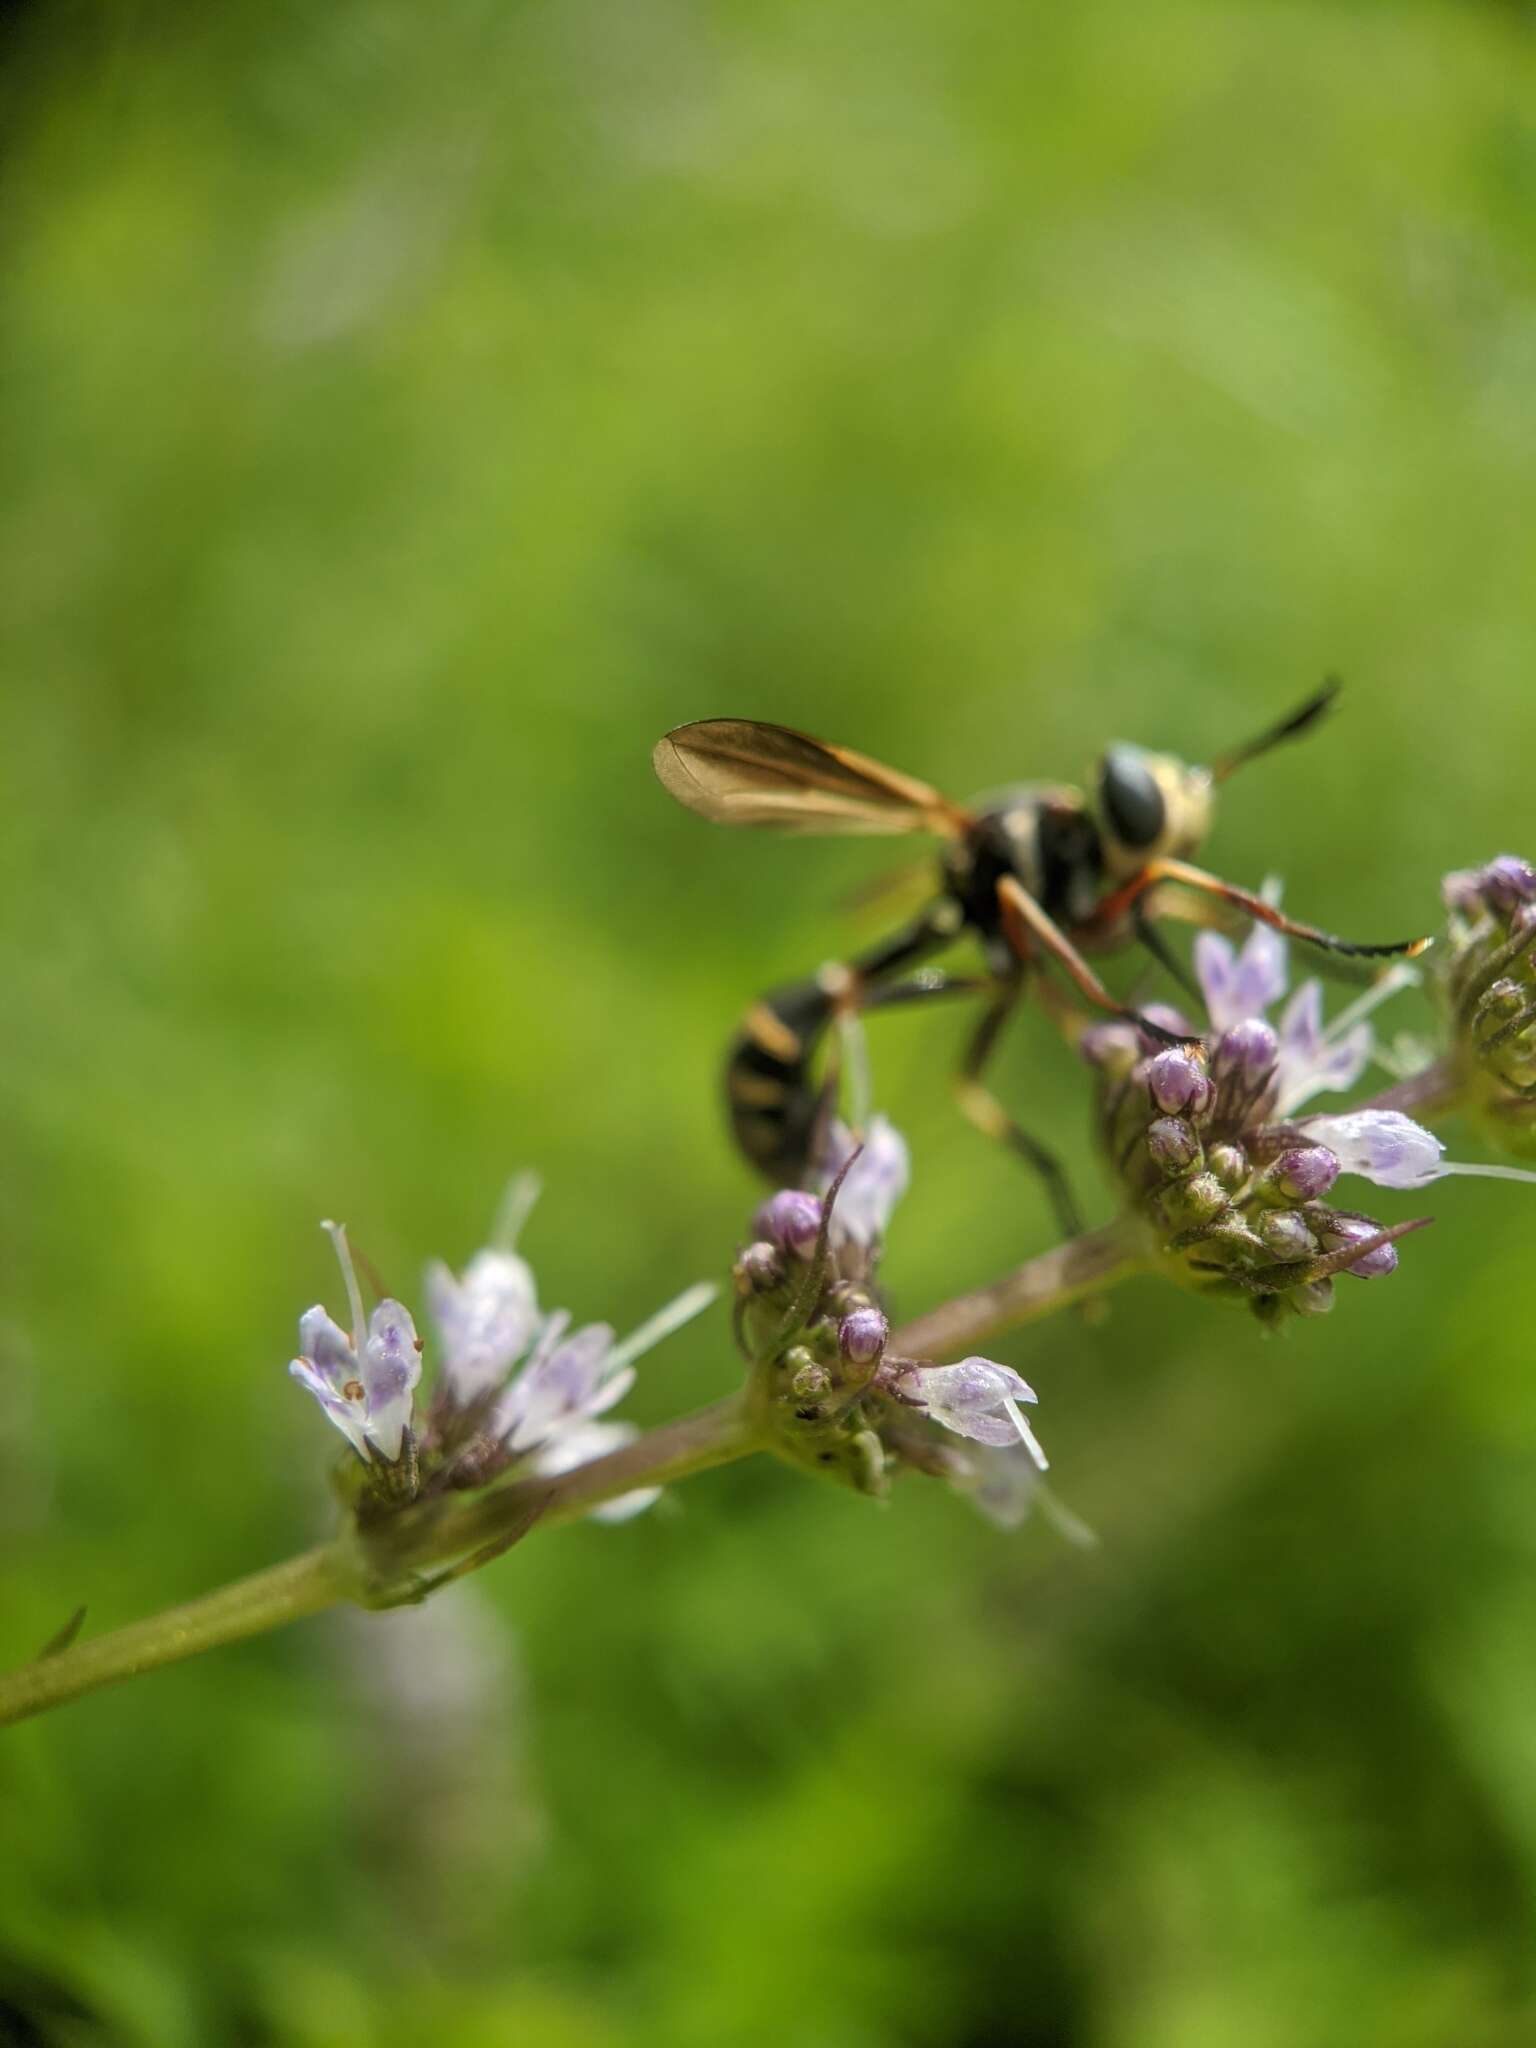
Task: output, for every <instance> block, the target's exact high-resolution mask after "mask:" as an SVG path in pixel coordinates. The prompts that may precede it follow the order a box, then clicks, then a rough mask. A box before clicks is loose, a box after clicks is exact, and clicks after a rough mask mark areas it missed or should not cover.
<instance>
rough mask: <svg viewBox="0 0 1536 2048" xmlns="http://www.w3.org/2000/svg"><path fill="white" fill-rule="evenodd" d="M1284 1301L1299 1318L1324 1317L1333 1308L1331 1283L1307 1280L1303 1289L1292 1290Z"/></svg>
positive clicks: (1329, 1281)
mask: <svg viewBox="0 0 1536 2048" xmlns="http://www.w3.org/2000/svg"><path fill="white" fill-rule="evenodd" d="M1286 1300H1287V1301H1288V1302H1289V1303H1290V1304H1291V1306H1292V1308H1294V1309H1295V1311H1296V1313H1297V1315H1299V1316H1325V1315H1327V1314H1328V1312H1329V1310H1330V1309H1331V1308H1332V1307H1333V1282H1332V1281H1331V1280H1309V1281H1308V1282H1307V1283H1306V1285H1305V1286H1304V1287H1296V1288H1293V1289H1292V1290H1291V1292H1290V1293H1289V1294H1288V1295H1287V1296H1286Z"/></svg>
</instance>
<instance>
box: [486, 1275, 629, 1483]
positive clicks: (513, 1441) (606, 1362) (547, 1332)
mask: <svg viewBox="0 0 1536 2048" xmlns="http://www.w3.org/2000/svg"><path fill="white" fill-rule="evenodd" d="M570 1320H571V1319H570V1317H569V1316H568V1315H567V1314H566V1313H565V1311H564V1310H563V1309H560V1310H557V1311H556V1313H555V1314H554V1315H552V1316H551V1317H550V1318H549V1319H548V1321H547V1322H546V1323H545V1324H544V1327H543V1329H542V1330H541V1331H540V1333H539V1340H538V1342H537V1344H535V1346H534V1348H533V1352H532V1355H531V1356H530V1358H529V1360H528V1363H527V1364H526V1365H525V1366H524V1367H523V1369H522V1371H521V1372H520V1373H519V1374H518V1376H517V1378H516V1379H515V1380H514V1381H513V1382H512V1384H511V1386H509V1387H508V1388H507V1391H506V1392H505V1394H503V1395H502V1397H501V1400H500V1402H499V1403H498V1404H497V1408H496V1415H495V1420H494V1423H493V1429H494V1433H495V1434H496V1435H497V1436H498V1437H500V1438H501V1440H502V1441H503V1442H504V1443H505V1444H506V1446H507V1449H508V1450H509V1451H531V1450H536V1449H537V1448H538V1447H539V1445H541V1444H545V1443H547V1442H548V1441H549V1439H550V1438H551V1437H553V1436H556V1435H558V1434H560V1433H561V1432H562V1431H563V1430H567V1429H571V1428H574V1427H575V1426H576V1424H578V1423H581V1422H587V1421H590V1420H591V1419H592V1417H594V1416H597V1415H602V1414H604V1413H605V1412H606V1411H607V1410H608V1409H609V1408H611V1407H613V1406H614V1404H615V1402H618V1401H622V1400H623V1398H624V1396H625V1395H626V1394H627V1393H628V1392H629V1390H630V1388H631V1387H632V1386H633V1385H634V1383H635V1369H634V1367H633V1366H632V1365H629V1364H628V1363H626V1362H623V1361H622V1360H621V1361H620V1362H619V1363H618V1364H617V1365H615V1363H614V1358H615V1355H616V1354H615V1347H614V1341H613V1331H612V1329H611V1328H610V1326H609V1325H608V1324H607V1323H588V1324H586V1325H585V1326H584V1327H583V1328H582V1329H579V1330H575V1331H572V1332H571V1334H570V1335H569V1336H567V1334H566V1333H567V1331H568V1330H569V1329H570Z"/></svg>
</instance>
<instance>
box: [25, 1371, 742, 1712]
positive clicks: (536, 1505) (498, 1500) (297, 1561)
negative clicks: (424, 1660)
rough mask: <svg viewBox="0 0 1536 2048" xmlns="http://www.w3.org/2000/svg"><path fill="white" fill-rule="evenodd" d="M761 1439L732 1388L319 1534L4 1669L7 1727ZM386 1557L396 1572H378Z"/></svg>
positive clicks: (497, 1544) (371, 1592) (381, 1599)
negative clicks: (485, 1484)
mask: <svg viewBox="0 0 1536 2048" xmlns="http://www.w3.org/2000/svg"><path fill="white" fill-rule="evenodd" d="M757 1448H758V1443H757V1438H756V1436H755V1435H754V1434H752V1433H751V1432H750V1431H749V1429H748V1427H747V1423H746V1420H745V1415H744V1411H743V1406H742V1402H741V1399H740V1396H739V1395H735V1394H733V1395H731V1396H730V1397H729V1398H728V1399H726V1400H724V1401H717V1402H715V1403H714V1404H713V1406H711V1407H709V1408H703V1409H700V1410H699V1412H698V1413H697V1414H694V1415H685V1416H683V1417H682V1418H681V1419H680V1420H679V1421H677V1422H670V1423H667V1424H665V1425H664V1426H663V1427H662V1428H661V1429H653V1430H651V1431H649V1432H648V1433H647V1434H646V1435H644V1436H641V1437H637V1438H636V1440H635V1441H634V1442H633V1443H631V1444H625V1445H623V1446H622V1447H621V1448H620V1449H619V1450H617V1451H611V1452H610V1453H609V1454H608V1456H607V1457H605V1458H596V1459H594V1460H593V1461H592V1462H591V1463H590V1464H587V1465H581V1466H578V1467H577V1469H576V1470H575V1471H573V1472H566V1473H562V1474H561V1475H560V1476H559V1477H558V1478H554V1479H530V1480H521V1481H517V1482H515V1483H514V1484H512V1485H510V1486H502V1487H496V1488H493V1489H492V1490H490V1491H489V1492H487V1493H484V1494H480V1495H477V1496H475V1497H473V1498H471V1497H470V1496H467V1495H458V1496H450V1497H447V1498H444V1499H442V1500H439V1501H431V1502H425V1503H423V1504H422V1505H421V1506H420V1507H417V1508H411V1509H407V1510H406V1511H405V1512H404V1513H403V1514H400V1515H397V1516H394V1517H392V1518H391V1519H390V1521H389V1522H388V1523H386V1524H385V1525H384V1528H385V1529H386V1530H387V1532H388V1535H387V1540H386V1541H383V1542H379V1543H371V1542H369V1541H367V1540H366V1539H362V1540H358V1541H356V1542H354V1541H353V1540H352V1539H350V1538H346V1539H338V1540H337V1541H336V1542H334V1543H327V1544H322V1545H320V1547H319V1548H318V1549H315V1550H306V1551H303V1552H302V1553H301V1554H300V1555H299V1556H297V1557H290V1558H288V1559H286V1560H285V1561H284V1562H283V1563H282V1564H276V1565H272V1566H271V1567H269V1569H267V1570H266V1571H261V1572H256V1573H253V1574H252V1576H251V1577H250V1578H246V1579H236V1580H235V1581H234V1582H233V1583H232V1584H231V1585H228V1586H220V1587H219V1588H218V1590H217V1591H216V1592H213V1593H206V1594H204V1595H203V1597H202V1598H201V1599H200V1600H190V1601H188V1602H187V1603H186V1605H185V1606H182V1607H169V1608H167V1609H166V1610H165V1612H164V1613H163V1614H155V1615H151V1616H150V1618H149V1619H148V1620H147V1621H135V1622H130V1623H129V1625H128V1626H127V1627H126V1628H119V1629H114V1630H113V1631H112V1632H111V1634H110V1635H104V1636H99V1637H97V1638H96V1639H95V1640H93V1641H87V1642H82V1643H76V1644H74V1645H73V1646H72V1647H71V1648H69V1649H67V1650H61V1651H60V1652H59V1653H58V1654H57V1655H56V1656H51V1657H50V1656H43V1657H38V1658H36V1659H35V1660H34V1661H33V1662H32V1663H30V1664H24V1665H22V1667H21V1668H20V1670H18V1671H12V1672H9V1673H7V1674H6V1675H5V1676H4V1677H0V1727H3V1726H5V1725H6V1724H7V1723H8V1722H11V1721H24V1720H25V1719H26V1718H27V1717H28V1716H29V1715H31V1714H40V1713H42V1712H44V1711H45V1709H47V1708H49V1707H57V1706H62V1705H63V1703H64V1702H65V1701H66V1700H72V1699H78V1698H79V1696H80V1695H81V1694H82V1693H87V1692H94V1691H96V1689H97V1688H98V1687H99V1686H103V1685H113V1684H115V1683H116V1682H117V1681H118V1680H119V1679H123V1678H136V1677H137V1676H138V1675H139V1674H140V1673H141V1672H144V1671H153V1670H155V1669H156V1668H157V1667H158V1666H159V1665H161V1664H175V1663H178V1662H179V1661H180V1660H181V1659H182V1658H184V1657H195V1656H197V1655H198V1654H199V1653H200V1652H201V1651H203V1650H215V1649H218V1648H219V1647H220V1645H221V1644H224V1643H235V1642H239V1641H240V1640H241V1639H242V1637H245V1636H256V1635H262V1634H264V1633H265V1632H266V1631H267V1630H268V1629H273V1628H280V1627H282V1625H283V1624H284V1623H285V1622H289V1621H299V1620H301V1619H302V1618H303V1617H304V1616H305V1615H308V1614H319V1613H320V1612H322V1610H324V1609H325V1608H327V1607H335V1606H337V1605H338V1604H339V1603H340V1602H341V1601H343V1600H353V1599H360V1600H361V1601H362V1602H363V1604H364V1605H375V1606H377V1605H388V1604H390V1602H389V1599H388V1591H389V1587H390V1585H391V1583H395V1584H397V1585H398V1587H399V1592H398V1594H397V1597H402V1598H409V1597H410V1591H411V1586H410V1581H411V1579H412V1576H413V1575H417V1576H418V1577H419V1574H420V1573H421V1570H422V1568H423V1567H429V1566H432V1565H435V1564H444V1563H457V1562H459V1561H461V1560H464V1559H465V1558H466V1557H467V1558H469V1559H470V1560H472V1561H473V1560H474V1559H475V1557H476V1555H477V1554H478V1553H480V1552H482V1551H490V1552H491V1553H493V1554H494V1553H495V1552H498V1551H500V1550H501V1549H504V1548H506V1547H507V1545H508V1543H509V1542H515V1541H516V1539H517V1537H518V1536H519V1535H521V1534H523V1533H524V1532H525V1531H526V1530H527V1529H529V1528H531V1527H532V1526H533V1525H534V1523H535V1522H540V1523H548V1524H551V1525H552V1524H554V1523H556V1522H567V1521H571V1520H572V1519H573V1518H574V1517H576V1516H578V1515H583V1514H585V1513H587V1512H588V1510H589V1509H591V1508H593V1507H597V1506H599V1505H600V1504H601V1503H602V1502H603V1501H605V1500H612V1499H614V1498H616V1497H617V1496H618V1495H620V1494H624V1493H630V1492H632V1491H633V1490H634V1489H635V1488H636V1487H639V1486H660V1485H664V1484H667V1483H669V1482H671V1481H673V1480H677V1479H682V1478H686V1477H687V1476H688V1475H689V1474H690V1473H693V1472H703V1471H706V1470H707V1469H708V1468H709V1467H710V1466H711V1465H722V1464H725V1463H727V1462H728V1461H729V1460H731V1459H733V1458H744V1457H746V1456H747V1455H748V1454H749V1453H750V1452H752V1451H755V1450H756V1449H757ZM485 1561H488V1559H486V1560H485ZM381 1566H387V1567H388V1568H389V1570H390V1572H391V1573H392V1574H394V1575H398V1577H397V1579H394V1580H390V1579H383V1578H381V1576H380V1567H381Z"/></svg>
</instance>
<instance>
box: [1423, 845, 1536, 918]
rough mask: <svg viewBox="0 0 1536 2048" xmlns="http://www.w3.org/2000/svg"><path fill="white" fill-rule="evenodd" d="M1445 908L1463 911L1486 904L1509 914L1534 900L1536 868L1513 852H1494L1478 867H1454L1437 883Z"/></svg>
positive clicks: (1466, 911)
mask: <svg viewBox="0 0 1536 2048" xmlns="http://www.w3.org/2000/svg"><path fill="white" fill-rule="evenodd" d="M1440 893H1441V895H1442V897H1443V898H1444V901H1445V907H1446V909H1447V910H1459V911H1462V912H1464V913H1469V914H1470V913H1472V912H1474V911H1478V910H1481V909H1483V908H1485V907H1486V908H1488V909H1491V910H1494V911H1497V912H1500V913H1502V914H1503V915H1504V916H1506V917H1508V916H1510V915H1511V914H1512V913H1513V912H1514V911H1516V910H1517V909H1518V908H1519V907H1520V906H1521V905H1522V904H1526V903H1536V868H1533V867H1532V866H1531V864H1530V862H1529V861H1527V860H1522V859H1521V858H1520V856H1519V855H1518V854H1516V853H1499V854H1495V855H1494V857H1493V859H1492V860H1491V861H1488V862H1487V863H1486V864H1485V865H1484V866H1483V867H1480V868H1458V869H1456V870H1455V871H1454V872H1453V873H1451V874H1449V875H1447V876H1446V877H1445V878H1444V880H1443V881H1442V882H1441V884H1440Z"/></svg>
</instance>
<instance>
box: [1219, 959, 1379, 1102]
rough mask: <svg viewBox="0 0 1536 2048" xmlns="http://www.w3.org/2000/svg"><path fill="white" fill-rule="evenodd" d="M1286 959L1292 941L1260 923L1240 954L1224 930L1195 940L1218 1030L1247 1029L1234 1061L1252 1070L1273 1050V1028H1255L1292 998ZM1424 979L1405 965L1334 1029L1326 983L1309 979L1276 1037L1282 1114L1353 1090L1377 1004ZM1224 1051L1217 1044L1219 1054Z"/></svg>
mask: <svg viewBox="0 0 1536 2048" xmlns="http://www.w3.org/2000/svg"><path fill="white" fill-rule="evenodd" d="M1286 958H1287V949H1286V944H1285V941H1284V940H1283V939H1282V938H1281V936H1280V934H1279V933H1278V932H1276V931H1274V930H1272V929H1271V927H1270V926H1269V925H1266V924H1259V923H1255V924H1254V926H1253V928H1252V930H1251V931H1250V932H1249V934H1248V937H1247V938H1246V939H1245V940H1244V942H1243V947H1242V950H1241V952H1234V950H1233V947H1232V945H1231V943H1230V941H1228V940H1227V939H1224V938H1222V937H1221V935H1220V934H1219V933H1218V932H1202V933H1201V934H1200V936H1199V938H1198V939H1196V941H1195V971H1196V974H1197V975H1198V977H1199V980H1200V986H1201V991H1202V993H1203V994H1204V996H1205V1003H1206V1008H1207V1010H1208V1011H1209V1012H1210V1019H1211V1025H1212V1028H1213V1029H1214V1030H1215V1031H1217V1032H1219V1033H1223V1034H1227V1035H1229V1039H1230V1034H1232V1033H1233V1032H1234V1031H1235V1030H1236V1029H1237V1028H1238V1027H1246V1028H1245V1029H1244V1030H1243V1031H1242V1033H1241V1035H1240V1036H1239V1037H1238V1038H1236V1039H1230V1051H1231V1054H1232V1056H1233V1057H1234V1058H1235V1057H1236V1056H1237V1055H1238V1054H1239V1052H1240V1053H1241V1054H1242V1056H1243V1057H1244V1059H1245V1060H1246V1061H1247V1063H1248V1064H1249V1065H1250V1066H1252V1065H1254V1064H1256V1063H1257V1062H1258V1061H1259V1060H1260V1059H1261V1058H1262V1057H1263V1055H1264V1054H1265V1052H1267V1050H1268V1048H1269V1046H1270V1043H1271V1040H1270V1038H1269V1037H1268V1036H1267V1035H1266V1034H1267V1031H1268V1027H1267V1026H1266V1027H1265V1032H1264V1033H1261V1032H1260V1031H1259V1030H1258V1029H1257V1028H1256V1026H1257V1025H1258V1024H1259V1023H1260V1022H1261V1021H1262V1020H1263V1017H1264V1013H1265V1011H1266V1010H1268V1009H1269V1008H1270V1007H1271V1005H1272V1004H1274V1003H1277V1002H1278V1001H1279V1000H1280V998H1281V997H1282V996H1283V995H1284V994H1285V991H1286ZM1417 980H1418V975H1417V973H1416V972H1415V970H1414V969H1413V968H1411V967H1409V966H1408V965H1406V963H1404V962H1401V961H1400V962H1398V963H1397V964H1396V965H1395V966H1393V967H1389V968H1388V969H1387V971H1386V972H1385V973H1384V974H1382V975H1380V976H1379V977H1378V978H1377V980H1376V981H1375V982H1373V983H1372V985H1371V987H1370V988H1368V989H1367V990H1366V991H1365V992H1364V994H1363V995H1361V996H1360V998H1359V999H1358V1001H1356V1002H1353V1003H1351V1004H1350V1005H1349V1006H1348V1007H1347V1008H1346V1009H1345V1010H1343V1011H1341V1012H1340V1014H1339V1015H1338V1016H1337V1017H1335V1018H1334V1019H1333V1021H1332V1023H1330V1024H1325V1023H1324V1022H1323V987H1322V983H1321V982H1320V981H1317V980H1309V981H1304V982H1302V983H1301V985H1300V986H1299V987H1298V988H1297V990H1296V992H1295V993H1294V995H1293V996H1292V997H1291V1000H1290V1001H1289V1002H1288V1003H1287V1004H1286V1006H1285V1009H1284V1011H1283V1012H1282V1013H1281V1017H1280V1023H1279V1028H1278V1032H1277V1033H1276V1034H1275V1043H1274V1053H1273V1065H1274V1075H1275V1091H1276V1101H1275V1114H1276V1115H1277V1116H1282V1117H1285V1116H1291V1115H1293V1114H1294V1112H1295V1111H1296V1110H1298V1109H1300V1107H1301V1106H1302V1104H1303V1103H1305V1102H1310V1101H1311V1099H1312V1097H1313V1096H1314V1095H1324V1094H1337V1093H1339V1092H1341V1091H1342V1090H1343V1089H1346V1088H1352V1087H1353V1086H1354V1084H1355V1083H1356V1081H1358V1080H1359V1078H1360V1076H1361V1075H1362V1074H1363V1073H1364V1071H1365V1069H1366V1067H1367V1065H1368V1064H1369V1062H1370V1059H1371V1055H1372V1052H1373V1050H1374V1047H1375V1034H1374V1033H1373V1031H1372V1029H1371V1027H1370V1025H1369V1024H1368V1023H1367V1022H1366V1021H1365V1020H1366V1018H1367V1017H1368V1016H1369V1014H1370V1012H1371V1011H1372V1010H1374V1009H1375V1008H1376V1007H1377V1005H1378V1004H1380V1003H1383V1002H1385V1001H1386V999H1387V998H1388V997H1389V996H1393V995H1396V994H1397V992H1398V991H1399V990H1400V989H1404V988H1411V987H1412V986H1413V985H1414V984H1415V982H1417ZM1221 1051H1222V1048H1221V1047H1220V1046H1218V1049H1217V1054H1218V1057H1219V1056H1220V1055H1221Z"/></svg>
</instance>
